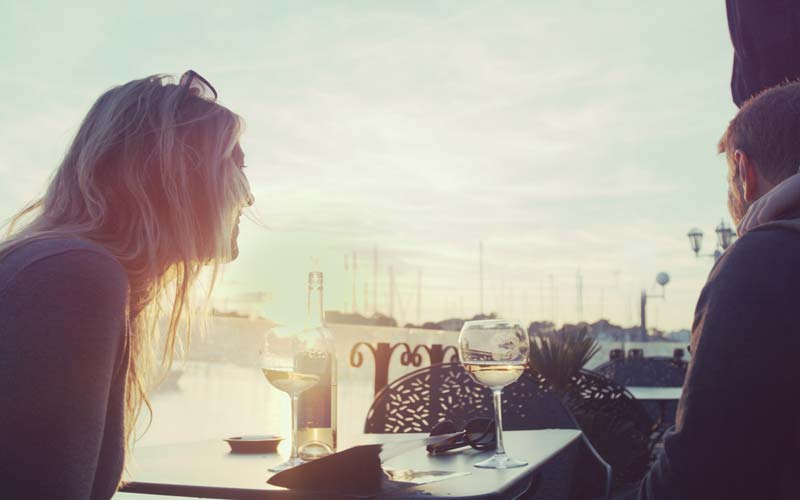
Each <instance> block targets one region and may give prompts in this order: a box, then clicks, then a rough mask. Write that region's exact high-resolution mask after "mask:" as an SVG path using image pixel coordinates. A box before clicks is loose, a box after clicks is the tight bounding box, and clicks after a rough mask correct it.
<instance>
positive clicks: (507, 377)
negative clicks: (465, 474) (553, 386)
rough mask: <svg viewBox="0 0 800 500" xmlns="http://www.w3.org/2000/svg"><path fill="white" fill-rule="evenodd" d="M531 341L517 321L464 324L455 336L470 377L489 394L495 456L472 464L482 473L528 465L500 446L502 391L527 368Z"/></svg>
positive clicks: (488, 321) (501, 436)
mask: <svg viewBox="0 0 800 500" xmlns="http://www.w3.org/2000/svg"><path fill="white" fill-rule="evenodd" d="M529 351H530V339H529V337H528V332H526V331H525V329H524V328H523V327H522V325H520V324H519V322H517V321H508V320H502V319H497V320H481V321H467V322H466V323H464V327H463V328H462V329H461V334H460V335H459V336H458V356H459V359H460V360H461V364H462V365H463V366H464V369H465V370H466V371H467V373H469V374H470V376H471V377H472V378H473V379H474V380H475V381H476V382H477V383H479V384H481V385H485V386H486V387H488V388H489V389H491V390H492V399H493V400H494V421H495V428H496V430H497V431H496V432H497V448H496V449H495V454H494V456H492V457H490V458H488V459H486V460H484V461H482V462H478V463H476V464H475V467H482V468H485V469H511V468H513V467H522V466H523V465H527V464H528V462H525V461H523V460H517V459H514V458H511V457H509V456H508V455H507V454H506V450H505V446H503V411H502V394H503V387H505V386H507V385H509V384H513V383H514V382H516V381H517V379H518V378H519V377H520V375H522V373H523V372H524V371H525V368H526V366H527V364H528V353H529Z"/></svg>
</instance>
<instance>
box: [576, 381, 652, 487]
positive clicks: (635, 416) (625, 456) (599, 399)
mask: <svg viewBox="0 0 800 500" xmlns="http://www.w3.org/2000/svg"><path fill="white" fill-rule="evenodd" d="M565 403H566V405H567V407H568V408H569V409H570V411H571V413H572V415H574V418H575V419H576V421H577V422H578V423H579V424H580V428H581V430H583V432H584V434H585V435H586V436H587V437H588V439H589V441H591V443H592V445H593V446H594V448H595V449H596V450H597V452H598V453H599V454H600V456H602V457H603V458H604V459H605V460H606V461H608V463H610V464H611V466H612V467H613V476H614V483H615V484H617V485H619V484H624V483H628V482H632V481H638V480H640V479H641V478H642V477H643V476H644V474H645V473H646V471H647V468H648V464H649V462H650V432H651V429H652V423H653V420H652V418H651V417H650V415H649V414H648V412H647V409H646V408H645V407H644V406H643V405H642V403H641V402H640V401H638V400H637V399H636V398H634V397H633V395H631V393H630V392H628V390H627V389H625V388H624V387H623V386H621V385H619V384H617V383H616V382H614V381H613V380H610V379H608V378H606V377H604V376H602V375H600V374H597V373H595V372H592V371H589V370H581V371H580V372H579V373H578V374H577V375H576V376H575V377H574V378H573V380H572V385H571V387H570V389H569V390H568V392H567V395H566V397H565Z"/></svg>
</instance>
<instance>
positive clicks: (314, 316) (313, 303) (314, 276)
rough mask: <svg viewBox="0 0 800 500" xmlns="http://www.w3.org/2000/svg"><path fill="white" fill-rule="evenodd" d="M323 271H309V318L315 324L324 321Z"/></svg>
mask: <svg viewBox="0 0 800 500" xmlns="http://www.w3.org/2000/svg"><path fill="white" fill-rule="evenodd" d="M322 290H323V286H322V273H321V272H319V271H314V272H310V273H308V320H309V321H310V322H311V323H312V324H315V325H321V324H323V323H324V317H323V314H322V311H323V309H322Z"/></svg>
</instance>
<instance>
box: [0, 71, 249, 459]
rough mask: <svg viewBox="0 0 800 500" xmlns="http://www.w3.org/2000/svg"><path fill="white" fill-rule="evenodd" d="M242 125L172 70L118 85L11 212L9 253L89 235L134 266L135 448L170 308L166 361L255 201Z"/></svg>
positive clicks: (131, 387)
mask: <svg viewBox="0 0 800 500" xmlns="http://www.w3.org/2000/svg"><path fill="white" fill-rule="evenodd" d="M241 126H242V124H241V120H240V119H239V117H238V116H237V115H235V114H234V113H233V112H231V111H230V110H228V109H227V108H225V107H223V106H221V105H219V104H217V103H214V102H210V101H207V100H205V99H203V98H201V97H198V96H196V95H194V94H192V93H190V92H189V91H188V89H187V88H186V87H184V86H181V85H176V84H173V83H171V80H170V78H169V77H167V76H164V75H155V76H150V77H147V78H143V79H141V80H134V81H131V82H129V83H126V84H125V85H121V86H119V87H115V88H112V89H111V90H109V91H107V92H106V93H104V94H103V95H101V96H100V98H99V99H98V100H97V102H95V103H94V105H93V106H92V108H91V110H90V111H89V113H88V114H87V115H86V118H85V119H84V120H83V122H82V123H81V125H80V128H79V129H78V132H77V134H76V136H75V139H74V140H73V141H72V144H71V145H70V147H69V149H68V151H67V153H66V155H65V157H64V159H63V161H62V162H61V165H60V166H59V167H58V169H57V171H56V172H55V175H54V177H53V178H52V180H51V182H50V185H49V187H48V189H47V191H46V193H45V195H44V196H43V197H42V198H40V199H39V200H37V201H35V202H33V203H32V204H30V205H29V206H27V207H26V208H24V209H23V210H21V211H20V212H19V213H17V214H16V215H15V216H14V217H13V218H12V219H11V222H10V224H9V228H8V239H7V240H5V241H4V242H2V243H1V244H0V257H2V256H3V255H5V254H7V253H8V252H10V251H11V250H13V249H14V248H17V247H18V246H20V245H22V244H24V243H27V242H30V241H32V240H40V239H45V238H77V239H82V240H88V241H91V242H94V243H97V244H99V245H102V246H103V247H105V248H106V249H107V250H109V251H110V252H111V253H112V254H113V255H114V256H115V257H116V258H117V260H119V262H120V263H121V264H122V266H123V267H124V268H125V271H126V273H127V276H128V284H129V290H128V304H127V311H126V313H127V321H126V325H127V326H126V332H125V349H124V354H125V358H124V360H123V366H126V367H127V374H126V383H125V447H126V449H129V447H130V445H131V442H132V439H133V438H134V426H135V423H136V419H137V418H138V415H139V413H140V411H141V409H142V406H143V405H146V406H147V407H148V409H149V408H150V404H149V401H148V399H147V394H146V378H148V377H149V375H150V373H151V367H152V365H153V362H154V359H155V351H154V346H155V344H156V343H157V337H158V335H157V333H158V329H157V321H158V319H159V317H160V316H162V314H163V313H166V314H167V316H168V319H169V321H168V323H167V324H168V326H167V328H166V331H165V332H164V350H163V357H162V368H163V369H164V372H166V371H167V370H168V369H169V367H170V366H171V364H172V360H173V355H174V351H175V348H176V344H177V343H178V342H177V339H178V330H179V327H180V326H181V324H183V323H185V325H186V327H187V332H188V329H189V326H190V323H191V321H190V318H191V314H190V312H189V292H190V288H191V286H192V284H193V283H194V282H195V280H196V278H197V277H198V274H199V272H200V270H201V268H202V267H203V266H204V265H210V266H211V267H212V270H211V271H212V278H211V285H210V287H209V289H208V294H209V295H210V293H211V288H213V284H214V281H215V279H216V276H217V271H218V265H219V263H222V262H228V261H230V260H231V259H232V258H235V255H233V254H232V252H233V249H232V239H231V238H232V233H233V228H234V227H235V224H236V222H237V217H238V216H239V214H240V212H241V210H242V208H243V207H244V206H247V205H249V204H250V202H251V200H252V198H251V194H250V190H249V186H248V184H247V180H246V178H245V176H244V174H243V173H242V172H241V169H240V168H239V167H240V166H239V165H236V163H235V162H234V159H233V158H232V154H233V151H234V149H235V148H236V147H237V144H238V140H239V135H240V132H241ZM207 297H208V296H207ZM164 299H166V300H164ZM165 302H166V303H167V304H169V306H167V308H166V310H164V307H163V306H162V304H163V303H165ZM114 333H115V332H109V334H114Z"/></svg>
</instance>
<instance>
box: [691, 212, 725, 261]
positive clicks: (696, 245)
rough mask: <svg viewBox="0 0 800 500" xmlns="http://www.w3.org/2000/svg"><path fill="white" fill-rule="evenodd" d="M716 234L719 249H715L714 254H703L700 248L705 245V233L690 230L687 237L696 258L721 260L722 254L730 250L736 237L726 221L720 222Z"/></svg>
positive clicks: (695, 229)
mask: <svg viewBox="0 0 800 500" xmlns="http://www.w3.org/2000/svg"><path fill="white" fill-rule="evenodd" d="M714 232H715V233H717V247H716V248H715V249H714V252H713V253H707V254H701V253H700V248H701V247H702V245H703V231H701V230H700V229H697V228H696V227H694V228H692V229H690V230H689V233H688V234H687V235H686V236H688V237H689V244H691V245H692V251H693V252H694V255H695V257H713V258H714V261H716V260H717V259H719V258H720V256H721V255H722V252H724V251H725V250H727V249H728V247H729V246H731V243H733V240H734V238H735V235H734V233H733V229H731V228H730V226H728V225H727V224H725V221H724V220H723V221H720V223H719V225H718V226H717V227H716V229H714Z"/></svg>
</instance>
